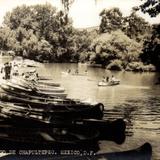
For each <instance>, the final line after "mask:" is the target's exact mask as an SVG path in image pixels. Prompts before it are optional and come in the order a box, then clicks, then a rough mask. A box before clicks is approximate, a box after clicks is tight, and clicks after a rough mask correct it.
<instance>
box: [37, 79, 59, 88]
mask: <svg viewBox="0 0 160 160" xmlns="http://www.w3.org/2000/svg"><path fill="white" fill-rule="evenodd" d="M37 84H40V85H41V84H42V85H48V86H56V87H59V86H60V83H56V82H54V81H52V80H38V82H37Z"/></svg>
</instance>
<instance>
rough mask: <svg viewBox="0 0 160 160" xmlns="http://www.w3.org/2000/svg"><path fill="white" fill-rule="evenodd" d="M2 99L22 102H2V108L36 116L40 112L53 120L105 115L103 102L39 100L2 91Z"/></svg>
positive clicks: (43, 117)
mask: <svg viewBox="0 0 160 160" xmlns="http://www.w3.org/2000/svg"><path fill="white" fill-rule="evenodd" d="M1 100H3V101H7V102H8V101H10V102H12V103H22V104H20V105H19V104H12V103H4V102H1V103H0V105H1V108H9V109H11V110H12V111H13V110H16V111H17V113H18V112H19V113H21V114H22V115H24V116H25V115H26V114H28V116H29V115H31V116H32V115H34V114H35V116H36V114H38V113H39V114H40V115H39V116H42V119H49V120H50V121H51V122H52V121H54V120H57V119H61V120H63V119H66V120H67V119H82V118H97V119H101V118H102V117H103V109H104V106H103V105H102V104H101V103H95V104H89V103H82V102H79V101H74V100H69V99H68V100H67V99H66V100H62V99H61V100H60V99H53V100H52V101H47V100H46V101H38V100H36V99H26V98H19V97H16V96H13V95H7V94H4V95H2V93H1ZM8 113H9V112H8ZM6 114H7V113H6Z"/></svg>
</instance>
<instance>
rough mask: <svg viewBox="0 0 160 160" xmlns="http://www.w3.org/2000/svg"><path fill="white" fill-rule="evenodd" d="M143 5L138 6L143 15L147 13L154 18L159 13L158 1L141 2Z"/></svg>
mask: <svg viewBox="0 0 160 160" xmlns="http://www.w3.org/2000/svg"><path fill="white" fill-rule="evenodd" d="M142 1H143V2H144V3H143V4H142V5H140V9H141V10H142V12H144V13H148V14H149V15H150V16H151V17H155V16H157V15H158V14H159V13H160V0H142Z"/></svg>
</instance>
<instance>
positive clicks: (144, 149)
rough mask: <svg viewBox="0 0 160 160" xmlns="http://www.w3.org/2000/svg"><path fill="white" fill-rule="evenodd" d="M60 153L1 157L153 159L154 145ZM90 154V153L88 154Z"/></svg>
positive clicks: (45, 159)
mask: <svg viewBox="0 0 160 160" xmlns="http://www.w3.org/2000/svg"><path fill="white" fill-rule="evenodd" d="M56 153H57V154H58V155H49V153H48V154H46V155H42V154H40V155H37V154H36V153H35V154H30V155H14V154H13V155H12V154H10V155H6V156H4V157H1V158H0V160H12V159H14V160H20V159H23V160H28V159H32V160H37V159H38V160H100V159H103V160H151V159H152V146H151V145H150V144H149V143H145V144H143V145H142V146H140V147H138V148H136V149H131V150H127V151H120V152H110V153H101V154H94V153H92V154H90V153H91V152H84V151H83V150H82V151H79V152H78V153H79V154H78V155H76V153H77V152H75V153H72V152H71V153H70V155H66V154H65V152H64V154H62V153H61V152H60V151H59V152H58V151H57V152H56ZM86 154H88V155H86Z"/></svg>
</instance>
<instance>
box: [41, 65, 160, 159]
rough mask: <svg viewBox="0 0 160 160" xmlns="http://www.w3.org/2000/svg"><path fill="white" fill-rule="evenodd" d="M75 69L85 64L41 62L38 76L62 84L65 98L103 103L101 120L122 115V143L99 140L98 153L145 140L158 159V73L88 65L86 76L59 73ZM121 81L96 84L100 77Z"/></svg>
mask: <svg viewBox="0 0 160 160" xmlns="http://www.w3.org/2000/svg"><path fill="white" fill-rule="evenodd" d="M69 68H70V69H71V70H72V72H75V70H76V69H77V68H78V69H79V72H81V73H83V72H84V71H85V70H86V66H85V65H77V64H43V65H42V66H41V69H40V70H39V72H40V74H41V75H47V76H48V75H49V76H52V77H53V78H54V79H55V81H58V82H60V83H61V84H62V86H63V87H65V89H66V92H67V93H68V97H70V98H78V99H82V100H84V99H89V100H92V101H98V102H102V103H103V104H104V105H105V115H104V119H110V120H113V119H117V118H124V119H125V121H126V123H127V129H126V141H125V142H124V143H123V144H122V145H117V144H115V143H114V142H109V141H101V142H100V148H101V150H100V152H109V151H121V150H127V149H132V148H136V147H138V146H140V145H142V144H143V143H145V142H149V143H151V145H152V147H153V159H154V160H156V159H157V160H158V159H160V85H154V83H155V82H156V80H157V77H159V76H160V74H159V73H132V72H110V71H105V70H104V69H101V68H90V67H88V68H87V70H88V74H87V76H73V75H68V76H66V75H63V74H62V73H61V72H63V71H66V70H67V69H69ZM103 75H106V76H111V75H114V76H115V77H117V78H119V79H120V80H121V84H120V85H119V86H110V87H98V86H97V82H98V81H100V80H101V79H102V76H103Z"/></svg>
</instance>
